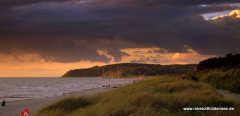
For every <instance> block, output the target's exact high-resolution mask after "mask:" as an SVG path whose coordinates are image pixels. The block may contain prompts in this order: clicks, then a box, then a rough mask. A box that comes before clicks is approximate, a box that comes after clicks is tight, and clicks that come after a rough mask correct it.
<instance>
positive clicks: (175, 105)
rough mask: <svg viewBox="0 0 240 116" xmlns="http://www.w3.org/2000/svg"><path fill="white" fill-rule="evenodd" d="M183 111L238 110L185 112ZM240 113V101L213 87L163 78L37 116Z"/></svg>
mask: <svg viewBox="0 0 240 116" xmlns="http://www.w3.org/2000/svg"><path fill="white" fill-rule="evenodd" d="M183 107H234V108H235V110H233V111H184V110H183ZM239 109H240V103H239V101H236V100H235V99H232V98H227V99H226V98H224V97H223V96H222V95H221V94H219V93H218V92H217V91H216V89H215V88H214V87H212V86H211V85H208V84H206V83H200V82H198V83H194V82H191V81H188V80H182V79H179V78H171V77H164V76H161V77H156V78H152V79H151V80H146V81H142V82H138V83H135V84H131V85H127V86H124V87H121V88H116V89H113V90H109V91H106V92H102V93H99V94H96V95H92V96H88V97H79V98H74V97H72V98H67V99H64V100H61V101H58V102H56V103H54V104H51V105H49V106H46V107H44V108H43V109H41V110H39V111H38V113H37V114H36V116H43V115H44V116H159V115H180V116H186V115H187V116H192V115H200V116H205V115H214V116H226V115H233V116H234V115H238V114H240V110H239Z"/></svg>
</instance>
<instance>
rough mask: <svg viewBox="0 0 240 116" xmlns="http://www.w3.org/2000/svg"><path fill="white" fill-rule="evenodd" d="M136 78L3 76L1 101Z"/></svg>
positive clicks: (54, 94) (46, 95)
mask: <svg viewBox="0 0 240 116" xmlns="http://www.w3.org/2000/svg"><path fill="white" fill-rule="evenodd" d="M133 80H136V78H119V81H118V79H117V78H100V77H68V78H59V77H1V78H0V102H2V101H3V100H5V101H6V102H10V101H19V100H27V99H41V98H48V97H55V96H61V95H64V94H69V93H72V92H76V91H85V90H89V89H95V88H103V87H102V86H103V85H105V84H106V85H117V84H118V83H119V84H131V83H133Z"/></svg>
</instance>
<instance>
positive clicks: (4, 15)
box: [0, 0, 240, 77]
mask: <svg viewBox="0 0 240 116" xmlns="http://www.w3.org/2000/svg"><path fill="white" fill-rule="evenodd" d="M239 3H240V1H239V0H1V1H0V77H59V76H62V75H63V74H64V73H66V72H67V71H68V70H72V69H80V68H90V67H93V66H96V65H98V66H103V65H108V64H115V63H148V64H161V65H169V64H198V63H199V62H200V61H202V60H204V59H207V58H210V57H220V56H225V55H226V54H228V53H233V54H235V53H239V52H240V51H239V50H240V45H239V43H240V33H239V31H240V12H239V10H240V8H239V7H240V4H239ZM231 12H232V13H231ZM214 17H215V18H214Z"/></svg>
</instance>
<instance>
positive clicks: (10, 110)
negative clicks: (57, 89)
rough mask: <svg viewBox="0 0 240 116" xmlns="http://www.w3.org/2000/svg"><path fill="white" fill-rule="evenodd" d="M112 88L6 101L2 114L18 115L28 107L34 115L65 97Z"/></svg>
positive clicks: (31, 114)
mask: <svg viewBox="0 0 240 116" xmlns="http://www.w3.org/2000/svg"><path fill="white" fill-rule="evenodd" d="M111 89H112V88H103V87H101V88H93V89H88V90H84V91H76V92H72V93H69V94H64V95H61V96H56V97H48V98H41V99H27V100H19V101H11V102H6V106H4V107H3V106H1V107H0V116H18V115H20V114H21V113H22V111H23V110H25V109H28V111H29V115H30V116H33V115H34V114H35V113H37V111H38V110H40V109H41V108H43V107H44V106H47V105H49V104H52V103H54V102H56V101H59V100H61V99H64V98H68V97H72V96H73V97H74V96H75V97H80V96H89V95H94V94H97V93H101V92H104V91H108V90H111Z"/></svg>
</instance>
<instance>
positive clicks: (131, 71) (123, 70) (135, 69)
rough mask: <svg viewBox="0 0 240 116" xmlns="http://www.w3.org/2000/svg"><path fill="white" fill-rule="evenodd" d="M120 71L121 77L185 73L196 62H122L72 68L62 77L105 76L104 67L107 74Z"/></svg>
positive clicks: (114, 74)
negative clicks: (174, 63) (166, 63)
mask: <svg viewBox="0 0 240 116" xmlns="http://www.w3.org/2000/svg"><path fill="white" fill-rule="evenodd" d="M118 66H119V71H120V76H121V77H127V76H135V75H148V76H156V75H163V74H174V73H184V72H189V71H193V69H194V67H195V66H196V64H188V65H159V64H158V65H155V64H138V63H122V64H113V65H106V66H101V67H98V66H94V67H92V68H88V69H75V70H70V71H68V72H67V73H66V74H64V75H63V76H62V77H99V76H103V69H104V71H105V75H106V76H110V72H111V73H112V74H111V75H112V77H113V78H116V77H117V71H118Z"/></svg>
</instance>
